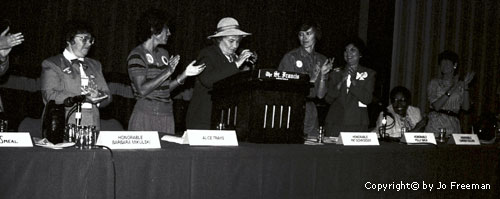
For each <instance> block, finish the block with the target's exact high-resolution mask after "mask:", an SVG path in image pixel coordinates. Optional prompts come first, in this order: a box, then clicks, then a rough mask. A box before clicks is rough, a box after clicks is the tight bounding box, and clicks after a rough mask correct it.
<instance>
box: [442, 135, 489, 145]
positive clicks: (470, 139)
mask: <svg viewBox="0 0 500 199" xmlns="http://www.w3.org/2000/svg"><path fill="white" fill-rule="evenodd" d="M451 137H452V138H453V139H450V140H449V141H448V143H450V144H456V145H481V143H480V142H479V137H477V134H451Z"/></svg>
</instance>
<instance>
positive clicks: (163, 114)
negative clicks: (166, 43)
mask: <svg viewBox="0 0 500 199" xmlns="http://www.w3.org/2000/svg"><path fill="white" fill-rule="evenodd" d="M168 58H169V54H168V52H167V51H166V50H165V49H162V48H156V49H155V50H154V52H153V53H150V52H148V51H147V50H146V49H144V47H143V46H142V44H141V45H139V46H137V47H136V48H134V49H133V50H132V51H131V52H130V54H129V55H128V58H127V62H128V73H129V77H130V79H133V78H134V77H137V76H145V77H146V81H150V80H152V79H154V78H155V77H156V76H158V75H159V74H161V73H162V72H163V71H164V70H168V69H169V68H170V66H169V65H168ZM171 79H172V78H171V77H169V78H168V79H167V80H166V81H164V82H163V83H162V84H161V85H160V86H158V87H157V88H156V89H155V90H154V91H152V92H151V93H149V94H147V95H145V96H142V95H140V94H139V92H137V88H135V86H134V84H133V83H132V90H133V92H134V96H135V99H136V100H137V102H136V104H135V106H134V111H133V112H132V115H131V116H130V120H129V126H128V130H140V131H158V132H163V133H168V134H174V133H175V126H174V125H175V122H174V114H173V109H172V99H171V98H170V88H169V85H170V82H171Z"/></svg>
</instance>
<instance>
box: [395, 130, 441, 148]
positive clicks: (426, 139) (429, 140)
mask: <svg viewBox="0 0 500 199" xmlns="http://www.w3.org/2000/svg"><path fill="white" fill-rule="evenodd" d="M401 142H403V143H407V144H408V145H411V144H434V145H436V138H435V137H434V133H422V132H420V133H405V134H404V137H403V139H402V140H401Z"/></svg>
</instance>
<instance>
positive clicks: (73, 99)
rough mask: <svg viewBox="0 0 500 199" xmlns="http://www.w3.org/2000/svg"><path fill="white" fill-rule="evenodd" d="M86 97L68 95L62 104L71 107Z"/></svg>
mask: <svg viewBox="0 0 500 199" xmlns="http://www.w3.org/2000/svg"><path fill="white" fill-rule="evenodd" d="M85 99H86V96H85V95H77V96H73V97H68V98H66V99H64V106H66V107H71V106H73V105H75V104H76V103H83V102H84V101H85Z"/></svg>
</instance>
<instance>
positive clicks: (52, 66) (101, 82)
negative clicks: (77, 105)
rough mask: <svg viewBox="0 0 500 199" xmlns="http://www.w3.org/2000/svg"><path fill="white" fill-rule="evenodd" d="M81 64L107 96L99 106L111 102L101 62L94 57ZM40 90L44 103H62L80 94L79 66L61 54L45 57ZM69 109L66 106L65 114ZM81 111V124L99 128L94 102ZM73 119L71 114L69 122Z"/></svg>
mask: <svg viewBox="0 0 500 199" xmlns="http://www.w3.org/2000/svg"><path fill="white" fill-rule="evenodd" d="M83 64H84V65H86V66H88V68H87V69H86V70H85V73H86V74H87V76H91V75H93V76H94V77H95V83H96V84H97V87H98V89H99V90H101V91H102V92H104V93H105V94H107V95H108V98H106V99H105V100H103V101H102V102H101V103H100V106H106V105H107V104H109V103H110V102H111V92H110V90H109V88H108V85H107V84H106V80H105V79H104V75H103V74H102V66H101V63H100V62H99V61H97V60H95V59H91V58H84V61H83ZM69 71H71V72H69ZM41 91H42V98H43V102H44V103H45V104H47V102H49V101H50V100H54V101H55V102H56V104H62V103H64V100H65V99H66V98H68V97H73V96H77V95H81V78H80V69H79V67H77V66H72V65H71V63H70V62H69V61H68V60H67V59H66V58H65V57H64V55H63V54H59V55H56V56H53V57H50V58H48V59H45V60H44V61H43V62H42V76H41ZM69 109H70V107H68V108H66V114H67V113H68V111H69ZM44 111H45V110H44ZM83 111H84V112H82V125H96V126H98V128H99V110H98V109H97V106H96V105H95V104H94V105H92V109H91V110H83ZM73 121H74V115H73V116H71V118H70V120H69V122H73Z"/></svg>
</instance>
